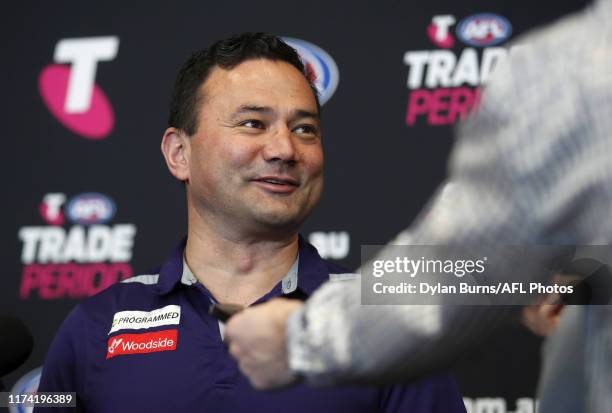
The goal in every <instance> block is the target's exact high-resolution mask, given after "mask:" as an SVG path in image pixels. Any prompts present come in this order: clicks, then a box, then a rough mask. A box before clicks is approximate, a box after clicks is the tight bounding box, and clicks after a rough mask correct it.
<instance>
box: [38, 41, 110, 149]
mask: <svg viewBox="0 0 612 413" xmlns="http://www.w3.org/2000/svg"><path fill="white" fill-rule="evenodd" d="M118 48H119V38H118V37H116V36H105V37H87V38H77V39H62V40H60V41H59V42H58V43H57V45H56V46H55V53H54V55H53V60H54V61H55V63H56V64H50V65H47V66H46V67H45V68H44V69H43V70H42V72H41V73H40V76H39V77H38V89H39V91H40V95H41V97H42V99H43V101H44V102H45V105H47V108H48V109H49V111H50V112H51V113H52V114H53V116H55V118H56V119H57V120H59V121H60V122H61V123H62V124H63V125H64V126H65V127H66V128H68V129H70V130H71V131H73V132H74V133H76V134H78V135H80V136H82V137H84V138H87V139H103V138H106V137H107V136H108V135H109V134H110V133H111V131H112V130H113V126H114V125H115V115H114V113H113V108H112V106H111V104H110V102H109V100H108V98H107V97H106V94H105V93H104V91H103V90H102V89H101V88H100V87H99V86H98V85H96V84H95V79H96V69H97V66H98V62H106V61H111V60H113V59H114V58H115V56H117V49H118ZM66 64H69V65H66Z"/></svg>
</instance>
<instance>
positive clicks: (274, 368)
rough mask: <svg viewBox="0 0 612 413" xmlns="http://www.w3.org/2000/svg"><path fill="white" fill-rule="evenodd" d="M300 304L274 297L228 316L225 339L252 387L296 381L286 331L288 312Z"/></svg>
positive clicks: (287, 383) (300, 304) (301, 304)
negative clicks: (288, 350)
mask: <svg viewBox="0 0 612 413" xmlns="http://www.w3.org/2000/svg"><path fill="white" fill-rule="evenodd" d="M303 305H304V303H303V302H301V301H298V300H288V299H285V298H275V299H273V300H270V301H268V302H267V303H264V304H259V305H256V306H254V307H249V308H247V309H245V310H243V311H241V312H240V313H238V314H236V315H235V316H233V317H232V318H230V319H229V321H228V323H227V326H226V327H225V340H226V341H227V342H228V344H229V351H230V353H231V355H232V356H233V357H234V358H235V359H236V360H237V361H238V365H239V367H240V370H241V371H242V372H243V373H244V374H245V375H246V376H247V377H248V378H249V380H250V381H251V384H252V385H253V387H255V388H257V389H272V388H276V387H283V386H288V385H290V384H292V383H295V382H296V381H297V377H295V375H293V374H292V373H291V371H290V370H289V362H288V355H287V342H286V330H287V319H288V318H289V315H290V314H291V312H292V311H293V310H296V309H297V308H299V307H302V306H303Z"/></svg>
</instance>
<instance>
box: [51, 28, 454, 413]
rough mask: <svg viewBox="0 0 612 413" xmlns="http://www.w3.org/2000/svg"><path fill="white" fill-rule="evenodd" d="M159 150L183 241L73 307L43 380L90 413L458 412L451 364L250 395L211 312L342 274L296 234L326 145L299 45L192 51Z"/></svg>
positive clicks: (271, 41)
mask: <svg viewBox="0 0 612 413" xmlns="http://www.w3.org/2000/svg"><path fill="white" fill-rule="evenodd" d="M161 148H162V152H163V155H164V158H165V161H166V164H167V167H168V169H169V170H170V173H171V174H172V175H173V176H174V177H176V178H177V179H178V180H180V181H182V182H184V184H185V189H186V196H187V214H188V234H187V238H186V240H185V241H184V242H183V243H181V244H180V245H178V246H177V247H176V248H175V250H174V251H173V252H172V254H171V255H170V256H169V257H168V258H167V260H166V261H165V262H164V264H163V265H162V266H161V268H160V270H159V273H157V274H150V275H146V274H145V275H139V276H135V277H133V278H130V279H128V280H125V281H124V282H122V283H120V284H116V285H113V286H111V287H110V288H108V289H107V290H105V291H103V292H102V293H100V294H98V295H96V296H94V297H92V298H89V299H87V300H85V301H84V302H82V303H81V304H79V305H78V306H77V307H76V308H75V309H74V310H73V311H72V313H71V314H70V315H69V316H68V318H67V319H66V320H65V322H64V323H63V325H62V326H61V328H60V330H59V331H58V333H57V336H56V337H55V339H54V341H53V343H52V345H51V347H50V349H49V352H48V355H47V359H46V361H45V364H44V367H43V372H42V378H41V382H40V387H39V390H40V391H75V392H76V393H77V397H78V406H79V408H80V409H81V410H83V411H96V412H117V411H147V412H149V411H150V412H162V411H163V412H170V411H185V412H187V411H189V412H192V411H209V412H253V411H265V412H268V411H272V412H274V411H290V412H315V411H316V412H333V413H341V412H352V413H354V412H400V411H401V412H408V411H414V412H432V413H433V412H437V413H443V412H444V413H445V412H451V413H452V412H464V411H465V407H464V406H463V402H462V399H461V396H460V394H459V392H458V389H457V386H456V383H455V382H454V380H453V379H451V378H450V377H449V376H447V375H438V376H436V377H431V378H429V379H427V380H423V381H421V382H419V383H415V384H414V385H412V386H387V387H369V388H354V387H353V388H351V387H345V388H341V389H313V388H311V387H309V386H307V385H302V386H298V387H293V388H290V389H287V390H283V391H278V392H274V393H262V392H258V391H256V390H255V389H253V388H252V387H251V386H250V384H249V382H248V380H247V379H246V378H245V377H244V376H242V375H241V374H240V372H239V370H238V367H237V365H236V363H235V361H234V360H233V359H232V358H231V356H230V355H229V353H228V350H227V347H226V345H225V343H224V341H223V328H224V325H223V324H222V323H221V322H218V321H217V320H216V319H214V318H213V317H212V316H211V315H209V314H208V309H209V306H210V305H211V303H216V302H223V303H227V302H229V303H233V304H237V305H242V306H248V305H251V304H253V303H261V302H264V301H266V300H269V299H270V298H272V297H278V296H282V295H290V294H291V295H296V293H300V294H302V295H308V294H310V293H311V292H312V291H314V289H315V288H316V287H318V286H319V285H320V284H322V283H324V282H325V281H326V280H329V279H330V277H332V276H333V274H337V273H345V272H346V271H345V270H344V269H342V268H340V267H338V266H336V265H334V264H333V263H331V262H327V261H324V260H323V259H321V257H319V255H318V253H317V251H316V249H315V248H314V247H312V246H311V245H309V244H308V243H307V242H306V241H304V239H303V238H301V237H300V236H299V235H298V229H299V227H300V226H301V224H302V223H303V222H304V220H305V219H306V218H307V216H308V215H309V214H310V212H311V211H312V209H313V208H314V207H315V205H316V204H317V202H318V200H319V197H320V195H321V191H322V188H323V150H322V141H321V125H320V114H319V103H318V100H317V95H316V91H315V89H314V87H313V85H312V83H311V80H310V79H309V78H308V75H307V72H306V70H305V68H304V66H303V64H302V62H301V61H300V59H299V57H298V55H297V53H296V52H295V50H293V49H292V48H290V47H289V46H287V45H286V44H285V43H284V42H282V40H280V39H279V38H277V37H275V36H272V35H269V34H264V33H255V34H250V33H246V34H243V35H240V36H236V37H233V38H229V39H225V40H221V41H219V42H217V43H215V44H214V45H212V46H211V47H210V48H209V49H206V50H201V51H198V52H195V53H194V54H193V55H192V56H191V57H190V58H189V59H188V60H187V61H186V62H185V63H184V65H183V67H182V69H181V70H180V72H179V74H178V77H177V80H176V84H175V88H174V93H173V98H172V101H171V104H170V119H169V127H168V129H167V130H166V131H165V133H164V136H163V140H162V145H161ZM339 285H340V284H339ZM298 295H299V294H298ZM290 305H291V304H290ZM279 356H280V357H282V354H280V355H279ZM67 411H68V410H67Z"/></svg>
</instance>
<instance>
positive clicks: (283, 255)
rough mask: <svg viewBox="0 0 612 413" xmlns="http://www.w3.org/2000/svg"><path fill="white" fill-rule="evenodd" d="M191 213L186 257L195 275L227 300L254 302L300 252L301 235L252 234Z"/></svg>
mask: <svg viewBox="0 0 612 413" xmlns="http://www.w3.org/2000/svg"><path fill="white" fill-rule="evenodd" d="M198 218H199V217H197V218H196V217H194V216H193V214H190V216H189V230H188V233H187V245H186V247H185V259H186V261H187V264H188V265H189V268H190V269H191V270H192V271H193V274H194V275H195V277H196V278H197V279H198V281H200V282H201V283H202V284H203V285H204V286H206V288H207V289H208V290H209V291H210V292H211V294H212V295H213V297H214V298H215V299H216V300H217V301H219V302H224V303H233V304H240V305H244V306H246V305H250V304H252V303H253V302H254V301H256V300H257V299H259V298H260V297H262V296H263V295H265V294H266V293H267V292H269V291H270V290H271V289H272V288H273V287H274V286H275V285H276V284H277V283H278V282H279V281H280V280H281V279H282V278H283V277H284V276H285V274H286V273H287V271H289V268H291V265H292V264H293V263H294V262H295V259H296V257H297V252H298V236H297V234H296V233H295V232H294V233H292V234H288V235H287V236H284V237H282V236H279V235H278V234H275V236H274V237H270V238H266V237H262V236H261V234H258V235H257V236H248V234H239V233H234V232H232V231H230V230H229V229H228V228H227V227H224V230H223V231H219V230H218V229H217V228H215V227H214V226H213V225H210V224H208V223H207V222H206V220H203V219H198Z"/></svg>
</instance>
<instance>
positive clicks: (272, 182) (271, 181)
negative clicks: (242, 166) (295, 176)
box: [264, 179, 285, 185]
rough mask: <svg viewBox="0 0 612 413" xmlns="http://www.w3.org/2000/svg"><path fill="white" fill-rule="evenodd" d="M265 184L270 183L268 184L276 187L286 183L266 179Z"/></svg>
mask: <svg viewBox="0 0 612 413" xmlns="http://www.w3.org/2000/svg"><path fill="white" fill-rule="evenodd" d="M264 182H268V183H271V184H276V185H284V184H285V182H284V181H277V180H276V179H264Z"/></svg>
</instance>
